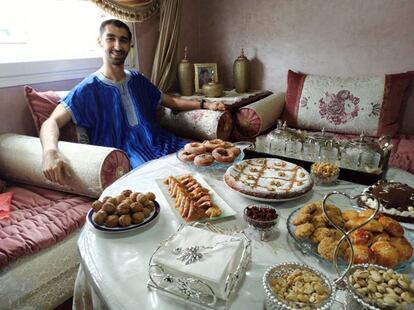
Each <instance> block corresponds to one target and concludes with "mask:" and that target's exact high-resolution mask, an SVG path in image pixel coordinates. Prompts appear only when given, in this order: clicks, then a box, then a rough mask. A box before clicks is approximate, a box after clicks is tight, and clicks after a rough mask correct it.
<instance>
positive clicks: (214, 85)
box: [202, 81, 224, 97]
mask: <svg viewBox="0 0 414 310" xmlns="http://www.w3.org/2000/svg"><path fill="white" fill-rule="evenodd" d="M202 90H203V93H204V95H205V96H206V97H220V96H222V95H223V91H224V86H223V84H221V83H218V82H214V81H211V82H208V83H207V84H204V85H203V88H202Z"/></svg>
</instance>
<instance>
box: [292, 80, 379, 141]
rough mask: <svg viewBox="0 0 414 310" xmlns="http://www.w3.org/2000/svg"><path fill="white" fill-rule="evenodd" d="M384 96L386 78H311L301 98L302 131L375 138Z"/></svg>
mask: <svg viewBox="0 0 414 310" xmlns="http://www.w3.org/2000/svg"><path fill="white" fill-rule="evenodd" d="M383 96H384V77H371V78H370V77H365V78H363V77H360V78H353V79H350V78H338V77H322V76H311V75H308V76H307V77H306V79H305V81H304V83H303V88H302V93H301V96H300V99H299V103H300V104H299V107H298V111H297V113H298V114H297V122H298V127H299V128H310V129H316V130H320V129H321V128H325V129H326V130H328V131H330V130H332V131H336V132H344V133H355V134H358V133H360V132H361V131H364V132H365V133H366V134H368V135H375V134H376V132H377V128H378V122H379V114H380V113H379V111H380V108H381V102H382V99H383Z"/></svg>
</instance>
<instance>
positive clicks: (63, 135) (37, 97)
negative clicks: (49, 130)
mask: <svg viewBox="0 0 414 310" xmlns="http://www.w3.org/2000/svg"><path fill="white" fill-rule="evenodd" d="M24 96H25V99H26V103H27V105H28V107H29V110H30V112H31V114H32V118H33V121H34V124H35V127H36V131H37V133H38V134H39V132H40V127H42V124H43V122H44V121H45V120H46V119H47V118H48V117H49V116H50V114H52V112H53V110H54V109H55V108H56V105H57V104H58V102H59V100H60V97H59V96H58V95H57V93H55V92H53V91H46V92H38V91H36V90H35V89H34V88H33V87H30V86H27V85H26V86H25V87H24ZM59 140H62V141H68V142H79V140H78V135H77V131H76V126H75V124H74V123H73V122H72V121H70V122H69V123H68V124H67V125H66V126H65V127H63V128H62V129H61V130H60V136H59Z"/></svg>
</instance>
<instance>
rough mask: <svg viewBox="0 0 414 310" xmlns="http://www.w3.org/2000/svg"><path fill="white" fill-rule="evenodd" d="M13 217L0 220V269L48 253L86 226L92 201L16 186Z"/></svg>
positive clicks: (12, 190) (12, 205)
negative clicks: (35, 253)
mask: <svg viewBox="0 0 414 310" xmlns="http://www.w3.org/2000/svg"><path fill="white" fill-rule="evenodd" d="M7 190H8V191H9V192H12V193H13V200H12V202H11V207H10V216H9V217H8V218H4V219H0V269H1V268H2V267H3V266H5V265H7V264H9V263H11V262H13V261H15V260H16V259H17V258H19V257H21V256H23V255H27V254H31V253H34V252H37V251H39V250H42V249H45V248H47V247H50V246H52V245H54V244H55V243H57V242H58V241H61V240H63V239H64V238H65V237H66V236H68V235H69V234H70V233H72V232H74V231H75V230H77V229H79V228H80V227H82V226H83V224H84V223H85V219H86V214H87V212H88V211H89V209H90V206H91V203H92V200H91V199H90V198H86V197H79V196H76V195H71V194H65V193H61V192H56V191H52V190H48V189H44V188H39V187H35V186H27V185H20V184H14V185H13V186H10V187H8V188H7Z"/></svg>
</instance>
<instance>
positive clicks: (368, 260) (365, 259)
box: [345, 244, 378, 264]
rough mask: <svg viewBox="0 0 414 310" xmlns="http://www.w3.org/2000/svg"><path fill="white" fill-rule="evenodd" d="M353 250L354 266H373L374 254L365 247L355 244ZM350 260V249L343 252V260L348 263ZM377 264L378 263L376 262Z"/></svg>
mask: <svg viewBox="0 0 414 310" xmlns="http://www.w3.org/2000/svg"><path fill="white" fill-rule="evenodd" d="M353 248H354V264H374V263H375V262H376V257H375V253H374V252H373V251H372V250H371V249H370V248H369V247H367V246H366V245H361V244H355V245H353ZM350 259H351V249H349V248H348V249H347V250H346V251H345V260H346V261H347V262H349V261H350ZM377 263H378V262H377Z"/></svg>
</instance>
